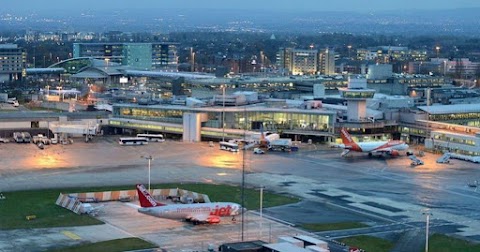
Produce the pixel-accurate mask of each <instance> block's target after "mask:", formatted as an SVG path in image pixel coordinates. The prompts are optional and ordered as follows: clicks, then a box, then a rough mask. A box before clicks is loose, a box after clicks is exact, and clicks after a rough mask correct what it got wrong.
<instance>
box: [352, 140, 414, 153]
mask: <svg viewBox="0 0 480 252" xmlns="http://www.w3.org/2000/svg"><path fill="white" fill-rule="evenodd" d="M357 145H358V146H359V147H360V149H361V150H354V151H361V152H375V151H378V150H382V149H392V150H396V151H404V150H407V149H408V145H407V144H406V143H404V142H402V141H381V142H363V143H357Z"/></svg>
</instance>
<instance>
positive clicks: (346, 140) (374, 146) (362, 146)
mask: <svg viewBox="0 0 480 252" xmlns="http://www.w3.org/2000/svg"><path fill="white" fill-rule="evenodd" d="M340 136H341V137H342V141H343V144H341V145H339V147H340V148H343V149H344V151H343V152H342V157H344V156H345V155H347V154H348V153H349V152H350V151H356V152H368V156H372V155H373V154H376V153H380V154H388V155H391V156H398V155H399V153H398V151H404V150H406V149H408V144H406V143H405V142H403V141H398V140H390V141H380V142H363V143H356V142H355V141H353V139H352V137H351V136H350V134H348V132H347V130H346V129H345V128H342V129H341V130H340Z"/></svg>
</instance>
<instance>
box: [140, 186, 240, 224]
mask: <svg viewBox="0 0 480 252" xmlns="http://www.w3.org/2000/svg"><path fill="white" fill-rule="evenodd" d="M137 192H138V198H139V200H140V206H141V208H139V209H138V212H140V213H144V214H148V215H152V216H155V217H160V218H166V219H181V220H187V221H190V222H192V223H193V224H195V225H196V224H200V223H208V224H212V223H219V222H220V217H227V216H232V217H233V218H232V220H235V216H237V215H239V214H240V213H241V211H243V209H242V207H241V206H240V205H239V204H236V203H231V202H217V203H196V204H173V205H165V204H162V203H160V202H158V201H156V200H155V199H154V198H153V197H152V196H151V195H150V193H149V192H148V191H147V189H145V186H143V185H137Z"/></svg>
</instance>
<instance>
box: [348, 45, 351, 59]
mask: <svg viewBox="0 0 480 252" xmlns="http://www.w3.org/2000/svg"><path fill="white" fill-rule="evenodd" d="M347 48H348V59H350V51H351V49H352V45H348V46H347Z"/></svg>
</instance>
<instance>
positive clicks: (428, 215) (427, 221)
mask: <svg viewBox="0 0 480 252" xmlns="http://www.w3.org/2000/svg"><path fill="white" fill-rule="evenodd" d="M422 214H423V215H425V216H426V217H427V220H426V226H425V252H428V231H429V230H428V229H429V225H430V216H431V215H433V214H432V213H430V212H428V210H427V211H426V212H423V213H422Z"/></svg>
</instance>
